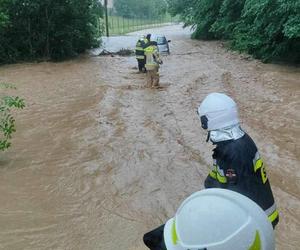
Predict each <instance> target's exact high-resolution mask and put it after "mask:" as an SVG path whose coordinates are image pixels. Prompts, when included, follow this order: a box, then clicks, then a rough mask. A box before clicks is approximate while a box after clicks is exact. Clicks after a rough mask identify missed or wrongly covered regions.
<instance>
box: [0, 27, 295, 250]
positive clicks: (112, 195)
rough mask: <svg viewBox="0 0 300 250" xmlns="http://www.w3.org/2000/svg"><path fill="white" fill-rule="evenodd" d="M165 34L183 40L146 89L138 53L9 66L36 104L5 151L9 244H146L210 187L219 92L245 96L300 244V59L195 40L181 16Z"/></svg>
mask: <svg viewBox="0 0 300 250" xmlns="http://www.w3.org/2000/svg"><path fill="white" fill-rule="evenodd" d="M147 32H149V31H147ZM155 32H157V33H163V34H166V35H167V38H168V39H171V40H172V42H171V55H170V56H168V57H163V60H164V65H163V66H162V69H161V84H162V89H160V90H153V89H149V88H146V87H145V85H146V79H145V76H144V75H143V74H137V73H136V72H137V69H136V68H134V67H136V61H135V58H134V57H118V56H115V57H110V56H107V57H95V56H92V57H90V56H83V57H81V58H79V59H76V60H71V61H67V62H63V63H39V64H18V65H9V66H3V67H0V81H4V82H10V83H13V84H15V85H16V87H17V88H18V89H17V92H16V94H18V95H19V96H21V97H23V98H24V99H25V100H26V104H27V107H26V108H25V109H24V110H22V111H18V113H16V115H15V116H16V121H17V132H16V134H15V135H14V138H13V141H12V143H13V146H12V148H11V149H10V150H9V151H7V152H5V153H1V157H0V193H1V196H0V225H1V228H0V249H5V250H7V249H9V250H10V249H11V250H19V249H20V250H21V249H22V250H40V249H62V250H65V249H72V250H73V249H74V250H82V249H86V250H98V249H101V250H102V249H103V250H104V249H111V250H113V249H119V248H122V249H128V250H142V249H145V248H144V247H143V246H142V235H143V234H144V233H145V232H147V231H148V230H150V229H152V228H154V227H156V226H158V225H160V224H161V223H163V222H165V220H166V219H167V218H169V217H171V216H173V214H174V212H175V211H176V208H177V207H178V205H179V204H180V202H181V201H182V200H183V199H184V198H185V197H187V196H188V195H189V194H191V193H192V192H194V191H196V190H199V189H202V188H203V181H204V179H205V178H206V176H207V174H208V169H209V166H210V164H211V149H212V146H211V145H210V144H209V143H205V139H206V134H205V133H204V131H202V129H201V127H200V125H199V120H198V118H197V116H196V113H195V110H196V108H197V106H198V105H199V103H200V101H201V100H202V99H203V98H204V97H205V96H206V95H207V94H208V93H210V92H213V91H221V92H225V93H228V94H230V95H231V96H233V98H234V99H235V100H236V101H237V102H238V105H239V108H240V112H241V120H242V126H243V127H244V129H245V130H246V131H247V132H248V133H249V134H250V135H251V136H252V137H253V139H254V140H255V141H256V143H257V145H258V147H259V149H260V152H261V154H262V156H263V158H264V159H265V162H266V163H267V164H268V173H269V178H270V181H271V184H272V187H273V191H274V195H275V199H276V201H277V204H278V207H279V210H280V216H281V217H280V219H281V221H280V223H279V225H278V226H277V229H276V237H277V238H276V239H277V249H278V250H297V249H299V244H300V170H299V162H300V144H299V141H300V140H299V139H300V103H299V96H300V84H299V79H300V70H299V68H296V67H288V66H279V65H265V64H262V63H260V62H258V61H255V60H249V59H247V57H242V56H240V55H238V54H236V53H234V52H230V51H227V50H226V49H225V48H223V46H222V44H220V43H219V42H203V41H192V40H190V39H189V31H187V30H185V31H183V30H182V29H181V28H180V27H179V26H171V27H165V28H160V29H158V30H156V31H155ZM145 33H146V31H145ZM138 34H140V33H139V32H137V33H135V34H133V35H136V36H137V35H138Z"/></svg>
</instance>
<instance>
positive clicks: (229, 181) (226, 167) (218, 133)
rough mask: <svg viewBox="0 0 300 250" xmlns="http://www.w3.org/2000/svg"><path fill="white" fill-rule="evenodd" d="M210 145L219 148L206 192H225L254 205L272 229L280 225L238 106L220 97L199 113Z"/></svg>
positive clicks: (207, 102)
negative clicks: (239, 116)
mask: <svg viewBox="0 0 300 250" xmlns="http://www.w3.org/2000/svg"><path fill="white" fill-rule="evenodd" d="M197 113H198V115H199V118H200V120H201V126H202V128H203V129H205V130H207V131H208V136H207V141H208V140H210V141H211V142H212V143H213V144H214V145H216V147H215V149H214V150H213V155H212V158H213V165H212V168H211V171H210V173H209V175H208V177H207V178H206V180H205V183H204V186H205V188H225V189H230V190H232V191H236V192H238V193H241V194H243V195H245V196H247V197H249V198H250V199H252V200H253V201H255V202H256V203H257V204H258V205H259V206H260V207H261V208H262V209H263V210H264V211H265V213H266V214H267V216H268V218H269V221H270V222H271V223H272V225H273V227H275V226H276V224H277V223H278V221H279V215H278V211H277V209H276V204H275V201H274V197H273V194H272V190H271V186H270V182H269V180H268V176H267V173H266V167H265V164H264V162H263V160H262V158H261V157H260V154H259V152H258V150H257V147H256V145H255V143H254V142H253V140H252V139H251V138H250V136H249V135H248V134H247V133H245V132H244V131H243V130H242V129H241V127H240V124H239V118H238V108H237V105H236V103H235V102H234V101H233V100H232V99H231V98H230V97H228V96H227V95H225V94H221V93H212V94H209V95H208V96H207V97H206V98H205V99H204V100H203V102H202V103H201V105H200V106H199V108H198V111H197Z"/></svg>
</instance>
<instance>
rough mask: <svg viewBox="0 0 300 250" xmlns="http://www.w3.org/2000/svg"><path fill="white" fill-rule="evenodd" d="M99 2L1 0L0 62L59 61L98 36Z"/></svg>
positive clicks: (93, 41)
mask: <svg viewBox="0 0 300 250" xmlns="http://www.w3.org/2000/svg"><path fill="white" fill-rule="evenodd" d="M100 16H102V6H101V4H100V2H99V1H98V0H0V63H7V62H15V61H18V60H31V59H36V58H46V59H49V58H51V59H62V58H66V57H70V56H74V55H76V54H77V53H80V52H83V51H84V50H85V49H87V48H90V47H92V46H93V45H95V44H96V42H97V37H99V35H100V34H99V32H100V24H99V17H100Z"/></svg>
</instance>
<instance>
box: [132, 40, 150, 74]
mask: <svg viewBox="0 0 300 250" xmlns="http://www.w3.org/2000/svg"><path fill="white" fill-rule="evenodd" d="M147 43H148V40H147V39H146V38H145V36H144V35H142V36H141V37H140V38H139V40H138V41H137V43H136V47H135V56H136V59H137V61H138V67H139V72H145V71H146V68H145V63H146V59H145V52H144V49H145V47H146V44H147Z"/></svg>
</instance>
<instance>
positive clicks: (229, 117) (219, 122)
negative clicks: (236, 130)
mask: <svg viewBox="0 0 300 250" xmlns="http://www.w3.org/2000/svg"><path fill="white" fill-rule="evenodd" d="M198 115H199V118H200V120H201V124H202V128H204V129H207V130H208V131H211V130H218V129H222V128H226V127H230V126H233V125H236V124H238V123H239V117H238V108H237V105H236V103H235V101H234V100H232V99H231V98H230V97H229V96H227V95H225V94H221V93H211V94H209V95H208V96H206V97H205V99H204V100H203V101H202V103H201V105H200V106H199V108H198Z"/></svg>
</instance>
